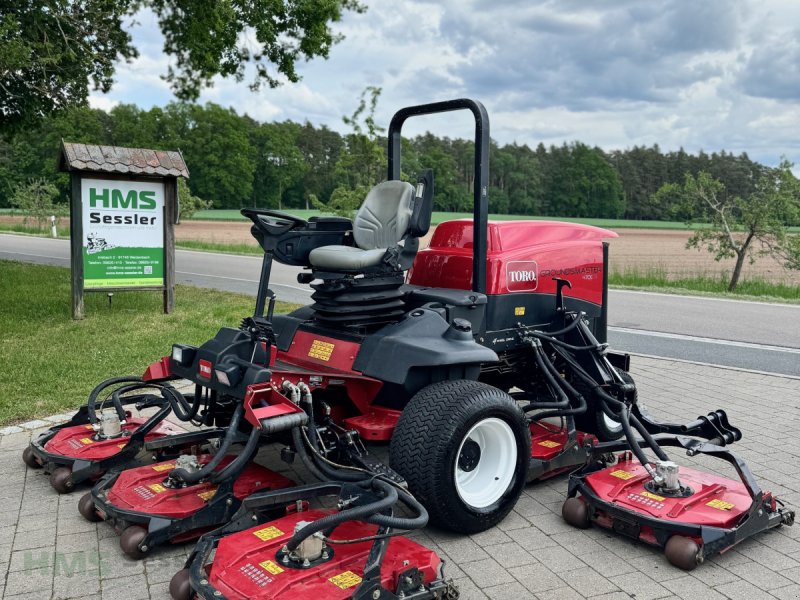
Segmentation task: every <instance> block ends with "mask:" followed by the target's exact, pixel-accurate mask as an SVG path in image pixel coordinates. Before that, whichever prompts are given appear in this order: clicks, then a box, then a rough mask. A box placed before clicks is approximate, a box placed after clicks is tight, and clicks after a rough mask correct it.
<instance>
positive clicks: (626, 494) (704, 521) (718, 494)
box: [586, 460, 752, 529]
mask: <svg viewBox="0 0 800 600" xmlns="http://www.w3.org/2000/svg"><path fill="white" fill-rule="evenodd" d="M649 480H650V476H649V475H648V474H647V472H646V471H645V470H644V467H643V466H642V465H641V464H639V462H638V461H635V460H630V461H627V460H626V461H622V462H619V463H617V464H616V465H612V466H610V467H607V468H605V469H603V470H601V471H597V472H596V473H592V474H591V475H589V476H588V477H586V483H587V484H588V485H589V486H590V487H591V488H592V490H593V491H594V492H595V493H596V494H597V495H598V496H599V497H600V498H601V499H602V500H604V501H606V502H609V503H612V504H614V505H615V506H618V507H621V508H625V509H627V510H630V511H634V512H637V513H643V514H645V515H647V516H649V517H655V518H657V519H662V520H665V521H668V522H675V523H691V524H694V525H703V526H711V527H722V528H725V529H728V528H731V527H733V526H735V525H736V524H737V523H738V522H739V519H740V518H741V517H742V515H743V514H744V513H746V512H747V510H748V509H749V508H750V506H751V505H752V499H751V498H750V494H748V492H747V488H745V486H744V484H742V483H741V482H740V481H734V480H732V479H727V478H725V477H720V476H719V475H712V474H711V473H704V472H702V471H696V470H694V469H689V468H687V467H681V468H680V481H681V484H682V485H684V486H689V487H690V488H692V490H693V491H694V493H693V494H692V495H691V496H688V497H686V498H669V497H665V496H663V495H660V494H656V493H652V492H650V491H648V490H647V489H646V488H645V487H644V484H645V483H646V482H647V481H649ZM598 524H600V525H604V523H603V522H602V520H599V521H598ZM606 526H608V524H606Z"/></svg>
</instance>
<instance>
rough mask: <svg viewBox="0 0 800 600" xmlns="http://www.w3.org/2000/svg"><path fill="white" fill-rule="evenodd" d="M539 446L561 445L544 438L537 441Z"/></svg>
mask: <svg viewBox="0 0 800 600" xmlns="http://www.w3.org/2000/svg"><path fill="white" fill-rule="evenodd" d="M539 445H540V446H544V447H545V448H558V447H559V446H561V444H559V443H558V442H554V441H553V440H544V441H543V442H539Z"/></svg>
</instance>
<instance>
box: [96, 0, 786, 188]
mask: <svg viewBox="0 0 800 600" xmlns="http://www.w3.org/2000/svg"><path fill="white" fill-rule="evenodd" d="M363 3H364V4H366V5H367V7H368V9H367V11H366V13H364V14H357V13H346V14H345V16H344V18H343V20H342V21H341V22H339V23H336V24H334V29H335V30H336V31H338V32H339V33H342V34H343V35H344V37H345V39H344V40H343V41H342V42H341V43H339V44H338V45H336V46H334V47H333V49H332V50H331V53H330V57H329V59H328V60H324V59H314V60H312V61H310V62H303V63H302V64H299V65H298V71H299V73H300V75H301V76H302V80H301V81H300V82H299V83H296V84H291V83H287V84H286V85H284V86H282V87H280V88H277V89H270V88H269V87H264V88H263V89H262V90H260V91H258V92H252V91H250V89H249V87H248V78H245V81H243V82H241V83H237V82H235V81H234V80H233V79H230V80H223V79H221V78H218V79H216V80H215V83H214V86H213V87H212V88H210V89H207V90H205V91H204V92H203V93H202V95H201V97H200V102H215V103H217V104H221V105H223V106H230V107H233V108H234V109H235V110H236V111H237V112H238V113H239V114H244V113H246V114H248V115H250V116H251V117H253V118H255V119H258V120H260V121H283V120H286V119H290V120H293V121H298V122H303V121H306V120H308V121H310V122H311V123H313V124H315V125H321V124H325V125H328V126H329V127H331V128H333V129H336V130H339V131H343V132H344V131H346V130H347V127H346V126H345V125H344V124H343V123H342V115H346V114H351V113H352V112H353V110H354V109H355V108H356V106H357V104H358V98H359V96H360V94H361V92H362V90H364V88H365V87H366V86H370V85H372V86H378V87H380V88H382V90H383V93H382V95H381V99H380V103H379V106H378V110H377V115H376V116H377V120H378V123H380V124H383V125H384V126H385V125H388V122H389V120H390V118H391V115H392V114H393V113H394V111H396V110H397V109H399V108H401V107H403V106H408V105H413V104H421V103H426V102H432V101H437V100H445V99H450V98H456V97H470V98H474V99H477V100H480V101H481V102H483V103H484V104H485V105H486V108H487V110H488V111H489V116H490V120H491V133H492V138H493V139H495V140H497V141H498V142H500V143H501V144H506V143H518V144H528V145H530V146H532V147H533V146H536V145H537V144H539V143H540V142H542V143H544V144H545V145H548V146H549V145H551V144H556V145H560V144H561V143H563V142H570V141H575V140H578V141H582V142H584V143H587V144H590V145H597V146H599V147H601V148H603V149H605V150H613V149H624V148H630V147H632V146H634V145H652V144H658V145H659V146H660V147H661V149H662V150H665V151H668V150H677V149H678V148H680V147H683V148H684V149H685V150H686V151H687V152H692V153H696V152H698V151H699V150H704V151H706V152H714V151H719V150H722V149H724V150H726V151H729V152H734V153H736V154H738V153H740V152H747V154H748V155H749V156H750V157H751V158H753V159H755V160H758V161H760V162H763V163H765V164H768V165H776V164H777V163H778V162H779V161H780V160H781V158H782V157H786V158H788V159H789V160H790V161H792V162H794V163H800V2H797V1H796V0H638V1H637V0H594V1H591V2H589V1H586V0H552V1H538V0H440V1H439V2H422V1H419V0H402V1H398V0H364V1H363ZM136 21H137V24H135V25H133V26H132V27H131V28H130V31H131V33H132V35H133V40H134V44H135V45H136V46H137V47H138V49H139V51H140V57H139V58H138V59H136V60H134V61H133V62H132V63H124V62H122V63H120V64H119V65H118V68H117V73H116V83H115V85H114V87H113V88H112V90H111V91H110V92H109V93H108V94H99V93H97V92H95V93H93V94H92V96H91V97H90V103H91V105H92V106H95V107H99V108H104V109H108V108H110V107H112V106H114V105H115V104H117V103H120V102H123V103H134V104H137V105H138V106H140V107H142V108H144V109H149V108H150V107H152V106H163V105H165V104H167V103H168V102H170V101H171V100H173V96H172V94H171V92H170V89H169V86H168V85H167V84H166V83H165V82H164V81H163V80H162V79H161V78H160V75H162V74H164V73H166V71H167V67H168V65H169V64H170V58H169V57H168V56H166V55H164V53H163V51H162V48H163V38H162V36H161V34H160V32H159V29H158V24H157V21H156V19H155V17H154V16H153V15H152V14H151V13H149V12H141V13H139V14H138V15H137V16H136ZM426 130H430V131H432V132H434V133H436V134H437V135H447V136H449V137H464V138H470V137H471V136H472V125H471V121H470V117H469V114H468V113H462V114H451V115H446V116H444V117H442V116H439V117H426V118H420V119H416V120H411V121H409V122H408V125H407V126H406V128H405V129H404V133H406V132H408V134H410V135H414V134H417V133H422V132H424V131H426ZM794 171H795V173H796V174H800V168H798V165H797V164H796V165H795V169H794Z"/></svg>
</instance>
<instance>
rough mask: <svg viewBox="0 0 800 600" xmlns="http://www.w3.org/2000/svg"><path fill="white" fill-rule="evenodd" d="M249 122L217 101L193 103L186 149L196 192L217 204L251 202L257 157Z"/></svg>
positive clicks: (237, 205)
mask: <svg viewBox="0 0 800 600" xmlns="http://www.w3.org/2000/svg"><path fill="white" fill-rule="evenodd" d="M248 133H249V132H248V124H247V122H246V121H245V120H244V119H242V118H241V117H239V116H238V115H237V114H236V112H235V111H234V110H233V109H227V108H222V107H221V106H218V105H216V104H211V103H209V104H206V105H205V106H191V107H189V110H188V121H187V130H186V131H184V132H182V133H181V135H183V136H184V137H183V141H182V142H181V149H182V150H183V153H184V157H185V159H186V164H187V165H188V166H189V172H190V173H191V179H190V180H189V186H190V187H191V189H192V193H194V194H196V195H198V196H200V197H201V198H205V199H206V200H211V201H212V202H213V203H214V206H215V207H216V208H241V207H243V206H248V205H249V204H250V203H251V199H252V192H253V173H254V171H255V157H254V154H255V153H254V151H253V147H252V145H251V144H250V138H249V136H248Z"/></svg>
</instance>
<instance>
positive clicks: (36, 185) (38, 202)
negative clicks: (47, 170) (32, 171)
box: [11, 179, 66, 229]
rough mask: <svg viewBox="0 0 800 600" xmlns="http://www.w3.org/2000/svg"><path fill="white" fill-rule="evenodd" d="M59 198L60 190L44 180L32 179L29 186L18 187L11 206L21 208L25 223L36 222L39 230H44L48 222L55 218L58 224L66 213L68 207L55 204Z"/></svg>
mask: <svg viewBox="0 0 800 600" xmlns="http://www.w3.org/2000/svg"><path fill="white" fill-rule="evenodd" d="M56 198H58V189H57V188H56V186H54V185H53V184H52V183H50V182H48V181H45V180H44V179H31V180H30V181H29V182H28V183H27V184H25V185H21V186H19V187H17V189H16V191H15V193H14V197H13V198H12V199H11V204H12V205H13V206H14V207H16V208H19V209H20V210H21V211H22V213H23V215H24V218H23V223H24V224H25V225H27V224H28V219H31V218H32V219H34V220H35V221H36V227H37V229H44V228H45V226H46V225H47V220H48V219H49V218H50V217H51V216H54V217H56V222H58V220H59V219H60V218H61V217H62V216H64V214H65V213H66V207H65V206H64V205H63V204H62V205H58V204H55V203H54V200H55V199H56Z"/></svg>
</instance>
